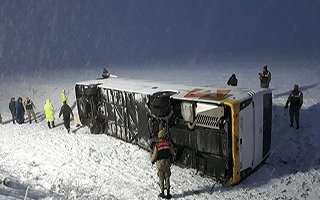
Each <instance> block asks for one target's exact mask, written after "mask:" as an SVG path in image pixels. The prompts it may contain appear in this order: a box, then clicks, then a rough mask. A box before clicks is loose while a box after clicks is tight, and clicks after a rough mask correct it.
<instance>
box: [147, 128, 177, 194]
mask: <svg viewBox="0 0 320 200" xmlns="http://www.w3.org/2000/svg"><path fill="white" fill-rule="evenodd" d="M165 137H166V131H165V130H161V131H159V133H158V138H159V141H158V142H157V143H156V145H155V146H154V149H153V154H152V158H151V163H152V164H154V163H156V165H157V169H158V177H159V186H160V190H161V193H160V194H159V197H161V198H168V199H169V198H171V197H172V196H171V194H170V176H171V171H170V167H171V160H172V157H173V155H174V152H173V148H172V144H171V143H170V142H169V141H168V140H166V139H165ZM165 189H167V195H165V194H164V190H165Z"/></svg>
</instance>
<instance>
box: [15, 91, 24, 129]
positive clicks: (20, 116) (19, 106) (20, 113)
mask: <svg viewBox="0 0 320 200" xmlns="http://www.w3.org/2000/svg"><path fill="white" fill-rule="evenodd" d="M24 113H25V110H24V106H23V103H22V98H21V97H19V98H18V101H17V102H16V120H17V123H18V124H23V123H24Z"/></svg>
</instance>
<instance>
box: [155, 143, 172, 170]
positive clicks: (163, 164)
mask: <svg viewBox="0 0 320 200" xmlns="http://www.w3.org/2000/svg"><path fill="white" fill-rule="evenodd" d="M172 157H173V148H172V145H171V143H170V142H169V141H167V140H163V139H160V140H159V141H158V142H157V144H156V145H155V147H154V149H153V154H152V157H151V162H152V163H154V162H156V164H157V168H158V171H164V172H165V171H169V170H170V167H171V159H172Z"/></svg>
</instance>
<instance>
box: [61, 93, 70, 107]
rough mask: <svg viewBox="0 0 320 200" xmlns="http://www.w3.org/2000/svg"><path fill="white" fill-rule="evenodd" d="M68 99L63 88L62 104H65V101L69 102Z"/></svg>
mask: <svg viewBox="0 0 320 200" xmlns="http://www.w3.org/2000/svg"><path fill="white" fill-rule="evenodd" d="M67 100H68V97H67V95H66V91H65V90H62V92H61V103H62V105H63V103H64V102H66V103H67Z"/></svg>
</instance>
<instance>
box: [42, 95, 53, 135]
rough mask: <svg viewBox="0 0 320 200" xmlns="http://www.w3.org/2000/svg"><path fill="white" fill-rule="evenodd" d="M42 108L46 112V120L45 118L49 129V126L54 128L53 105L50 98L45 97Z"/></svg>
mask: <svg viewBox="0 0 320 200" xmlns="http://www.w3.org/2000/svg"><path fill="white" fill-rule="evenodd" d="M44 110H45V113H46V120H47V123H48V127H49V129H50V128H51V126H52V128H54V107H53V105H52V103H51V101H50V99H47V101H46V104H45V105H44ZM50 123H51V125H50Z"/></svg>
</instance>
